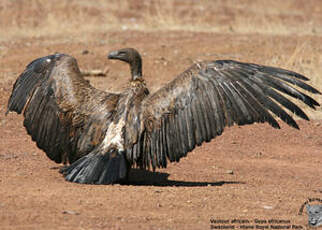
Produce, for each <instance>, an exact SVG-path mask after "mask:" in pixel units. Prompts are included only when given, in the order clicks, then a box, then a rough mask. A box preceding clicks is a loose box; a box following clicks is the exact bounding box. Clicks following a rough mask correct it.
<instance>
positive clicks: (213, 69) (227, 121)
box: [140, 60, 320, 167]
mask: <svg viewBox="0 0 322 230" xmlns="http://www.w3.org/2000/svg"><path fill="white" fill-rule="evenodd" d="M307 80H308V78H306V77H305V76H303V75H301V74H298V73H295V72H292V71H288V70H284V69H280V68H275V67H269V66H260V65H256V64H249V63H241V62H236V61H231V60H220V61H215V62H204V63H199V64H196V65H194V66H192V67H190V68H189V69H188V70H186V71H185V72H183V73H182V74H181V75H179V76H178V77H177V78H176V79H175V80H174V81H172V82H170V83H169V84H168V85H167V86H165V87H164V88H162V89H160V90H159V91H157V92H156V93H155V94H154V95H151V96H150V97H149V98H147V99H146V100H145V101H144V102H143V104H142V111H146V114H148V117H153V120H154V122H152V126H150V128H149V130H157V135H156V134H154V132H155V131H148V130H147V129H144V132H142V134H141V135H144V139H145V140H147V139H149V137H151V138H152V139H155V138H157V140H158V141H152V142H146V141H144V143H145V144H144V146H145V149H143V151H142V152H141V153H140V154H141V155H142V158H144V157H145V155H147V154H148V155H149V156H151V157H152V156H153V155H154V156H157V158H156V159H157V162H155V160H153V161H149V160H148V162H146V163H145V165H149V164H152V165H153V167H154V166H155V165H157V166H158V167H159V166H162V167H163V166H164V165H166V159H165V156H167V157H168V159H169V160H170V161H178V160H179V159H180V158H181V157H183V156H185V155H186V154H187V153H188V152H189V151H191V150H192V149H193V148H195V146H196V145H201V143H202V142H204V141H210V140H211V139H212V138H214V137H216V136H217V135H221V133H222V132H223V130H224V127H225V126H231V125H233V124H234V123H236V124H238V125H245V124H252V123H254V122H268V123H269V124H270V125H271V126H272V127H274V128H280V126H279V124H278V123H277V121H276V120H275V118H274V117H273V116H272V114H271V113H270V112H272V113H273V114H275V115H277V116H278V117H279V118H281V119H282V120H283V121H284V122H286V123H287V124H288V125H290V126H292V127H294V128H297V129H298V128H299V127H298V125H297V124H296V122H295V121H294V119H293V118H292V117H291V116H290V115H289V114H288V113H287V112H285V110H284V108H286V109H288V110H289V111H291V112H292V113H294V114H295V115H297V116H299V117H301V118H303V119H305V120H308V116H307V115H306V114H305V113H304V112H303V110H302V109H300V108H299V107H298V106H297V105H296V104H295V103H293V102H292V101H290V100H289V99H287V98H286V97H285V96H283V95H282V94H281V93H279V92H282V93H285V94H287V95H289V96H291V97H294V98H297V99H299V100H301V101H303V102H304V103H305V104H307V105H308V106H309V107H311V108H315V107H316V106H319V103H318V102H316V101H315V100H314V99H313V98H311V97H310V96H308V95H306V94H304V93H302V92H301V91H300V90H298V89H296V88H294V87H293V86H291V85H295V86H297V87H299V88H301V89H303V90H306V91H308V92H311V93H316V94H319V93H320V92H319V91H318V90H316V89H314V88H313V87H312V86H310V85H308V84H306V83H304V82H302V81H307ZM269 111H270V112H269ZM145 119H147V118H144V117H143V118H142V120H143V121H144V120H145ZM151 127H152V128H151ZM155 135H156V137H155ZM149 144H151V145H155V146H154V147H153V146H151V151H145V150H146V149H147V148H149V150H150V147H148V146H146V145H149ZM152 158H153V157H152ZM153 159H154V158H153Z"/></svg>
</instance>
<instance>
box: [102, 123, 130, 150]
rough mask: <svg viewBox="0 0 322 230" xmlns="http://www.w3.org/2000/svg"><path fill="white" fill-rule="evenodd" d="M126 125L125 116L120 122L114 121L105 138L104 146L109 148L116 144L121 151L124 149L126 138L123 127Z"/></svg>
mask: <svg viewBox="0 0 322 230" xmlns="http://www.w3.org/2000/svg"><path fill="white" fill-rule="evenodd" d="M124 126H125V121H124V118H121V119H120V120H119V122H118V123H116V124H115V123H114V122H112V123H111V124H110V126H109V127H108V129H107V131H106V134H105V137H104V140H103V142H102V144H103V148H104V149H106V150H108V149H109V147H110V146H111V145H113V146H116V147H117V148H118V150H119V151H124V138H123V133H122V129H123V127H124Z"/></svg>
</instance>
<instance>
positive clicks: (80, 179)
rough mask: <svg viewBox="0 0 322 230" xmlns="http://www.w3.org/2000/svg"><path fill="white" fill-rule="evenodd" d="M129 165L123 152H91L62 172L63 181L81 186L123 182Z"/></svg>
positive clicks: (126, 176)
mask: <svg viewBox="0 0 322 230" xmlns="http://www.w3.org/2000/svg"><path fill="white" fill-rule="evenodd" d="M129 171H130V163H129V162H128V161H127V160H126V158H125V152H120V151H118V150H115V149H111V150H110V151H109V152H107V153H106V154H101V153H96V152H92V153H90V154H88V155H86V156H84V157H82V158H80V159H79V160H77V161H75V162H74V163H72V164H71V165H70V166H68V167H67V168H66V169H64V170H63V172H62V173H63V175H64V176H65V179H66V180H67V181H70V182H76V183H81V184H114V183H120V182H123V183H124V182H125V180H127V178H128V174H129Z"/></svg>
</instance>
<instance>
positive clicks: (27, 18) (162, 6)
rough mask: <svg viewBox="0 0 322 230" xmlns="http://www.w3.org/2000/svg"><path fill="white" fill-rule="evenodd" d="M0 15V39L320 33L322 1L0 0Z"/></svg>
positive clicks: (321, 30)
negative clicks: (127, 33)
mask: <svg viewBox="0 0 322 230" xmlns="http://www.w3.org/2000/svg"><path fill="white" fill-rule="evenodd" d="M302 5H303V6H302ZM299 6H300V7H299ZM299 9H301V10H299ZM22 12H23V13H22ZM26 12H28V13H27V15H26ZM0 18H1V19H2V20H1V21H0V26H1V28H2V29H5V30H6V33H2V35H1V37H0V41H1V40H2V41H4V40H11V39H13V38H15V39H16V38H24V37H40V36H48V35H49V36H62V35H66V34H69V35H70V34H71V35H79V34H82V35H84V34H85V38H82V39H86V34H89V33H92V32H97V31H110V30H119V29H120V28H121V29H123V30H126V29H134V30H144V31H157V30H163V31H166V30H185V31H196V32H220V33H243V34H248V33H259V34H275V35H289V34H301V35H319V36H321V35H322V4H321V3H317V4H316V1H310V2H306V3H305V4H304V2H303V1H301V0H297V1H296V0H286V1H269V2H265V7H264V6H263V1H250V0H247V1H240V2H239V3H238V4H236V2H235V1H234V0H228V1H219V0H215V1H209V0H201V1H193V0H187V1H179V0H177V1H175V0H165V1H162V0H152V1H148V0H146V1H140V2H138V1H135V0H127V1H116V0H110V1H107V0H106V1H88V0H79V1H76V0H71V1H63V0H55V1H49V0H47V1H39V0H30V1H28V2H26V1H22V0H4V1H1V2H0ZM3 19H4V20H3ZM295 19H300V20H295ZM295 21H296V22H295ZM299 21H300V24H299V23H298V22H299Z"/></svg>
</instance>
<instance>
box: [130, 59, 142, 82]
mask: <svg viewBox="0 0 322 230" xmlns="http://www.w3.org/2000/svg"><path fill="white" fill-rule="evenodd" d="M130 68H131V76H132V80H136V79H141V78H142V60H141V58H140V57H136V58H135V59H134V60H132V61H131V62H130Z"/></svg>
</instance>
